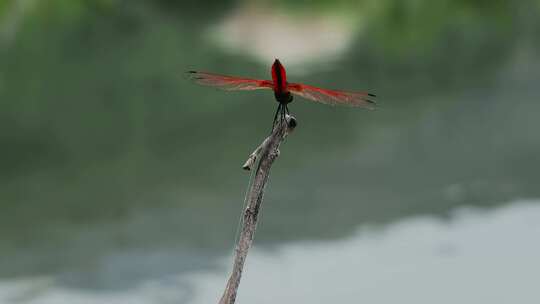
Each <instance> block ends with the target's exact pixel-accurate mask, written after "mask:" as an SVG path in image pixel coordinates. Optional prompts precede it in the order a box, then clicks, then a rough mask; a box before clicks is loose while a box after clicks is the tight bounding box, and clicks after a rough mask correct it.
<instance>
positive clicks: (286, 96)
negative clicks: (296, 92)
mask: <svg viewBox="0 0 540 304" xmlns="http://www.w3.org/2000/svg"><path fill="white" fill-rule="evenodd" d="M274 96H275V97H276V100H277V102H279V103H281V104H288V103H291V102H292V101H293V95H292V94H291V92H274Z"/></svg>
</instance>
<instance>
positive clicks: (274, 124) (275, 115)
mask: <svg viewBox="0 0 540 304" xmlns="http://www.w3.org/2000/svg"><path fill="white" fill-rule="evenodd" d="M280 113H281V103H280V104H279V106H278V108H277V110H276V114H274V121H273V122H272V131H274V128H275V126H276V121H277V118H278V114H280Z"/></svg>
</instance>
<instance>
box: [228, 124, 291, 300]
mask: <svg viewBox="0 0 540 304" xmlns="http://www.w3.org/2000/svg"><path fill="white" fill-rule="evenodd" d="M295 127H296V119H295V118H294V117H293V116H290V115H286V116H285V121H281V120H280V121H278V123H277V124H276V126H275V127H274V130H273V131H272V134H270V135H269V136H268V137H267V138H266V139H265V140H264V141H263V142H262V143H261V144H260V145H259V146H258V147H257V149H255V151H253V153H251V155H250V156H249V158H248V159H247V161H246V163H245V164H244V165H243V167H242V168H243V169H245V170H251V169H252V168H253V165H254V164H255V163H256V161H257V159H258V158H259V159H260V160H259V165H258V167H257V171H256V173H255V180H254V181H253V184H252V185H251V188H250V189H249V192H248V197H247V207H246V209H245V210H244V215H243V224H242V230H241V232H240V238H239V239H238V243H237V244H236V249H235V256H234V264H233V270H232V273H231V276H230V277H229V280H228V281H227V286H226V287H225V291H224V292H223V296H222V297H221V300H220V301H219V304H233V303H234V301H235V300H236V294H237V291H238V286H239V285H240V278H241V276H242V270H243V268H244V262H245V260H246V256H247V254H248V250H249V248H250V247H251V244H252V243H253V236H254V234H255V229H256V228H257V218H258V215H259V209H260V207H261V203H262V200H263V193H264V187H265V186H266V182H267V181H268V175H269V174H270V168H271V167H272V164H273V163H274V161H275V160H276V158H277V157H278V156H279V146H280V145H281V143H282V142H283V140H284V139H285V137H286V136H287V135H288V134H289V133H290V132H292V131H293V130H294V128H295Z"/></svg>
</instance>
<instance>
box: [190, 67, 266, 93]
mask: <svg viewBox="0 0 540 304" xmlns="http://www.w3.org/2000/svg"><path fill="white" fill-rule="evenodd" d="M188 73H189V75H190V78H191V79H192V80H193V81H195V83H198V84H201V85H206V86H213V87H218V88H220V89H224V90H228V91H236V90H245V91H250V90H260V89H272V88H273V83H272V81H270V80H259V79H250V78H241V77H234V76H225V75H219V74H212V73H206V72H197V71H189V72H188Z"/></svg>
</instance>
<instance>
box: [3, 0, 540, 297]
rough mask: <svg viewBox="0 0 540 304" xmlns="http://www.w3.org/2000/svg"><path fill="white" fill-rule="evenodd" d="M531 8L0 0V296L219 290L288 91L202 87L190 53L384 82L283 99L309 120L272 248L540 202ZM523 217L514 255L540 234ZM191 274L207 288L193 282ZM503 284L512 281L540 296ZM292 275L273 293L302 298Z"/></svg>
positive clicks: (503, 4) (282, 197)
mask: <svg viewBox="0 0 540 304" xmlns="http://www.w3.org/2000/svg"><path fill="white" fill-rule="evenodd" d="M539 17H540V1H536V0H524V1H483V0H477V1H465V0H453V1H451V0H442V1H428V0H414V1H399V0H366V1H352V0H340V1H322V0H319V1H286V0H280V1H207V2H203V1H172V0H159V1H144V0H131V1H122V0H41V1H38V0H0V303H64V302H66V303H94V302H92V301H95V303H139V302H140V303H203V301H202V300H200V298H201V295H204V296H208V298H209V299H214V298H215V299H217V298H218V295H219V293H220V292H221V290H222V288H223V286H224V284H225V276H226V274H227V271H228V267H230V266H229V263H230V254H231V250H232V247H233V243H234V240H235V231H236V228H237V223H238V219H239V216H240V212H241V209H242V204H243V198H244V191H245V189H246V186H247V182H248V180H249V174H248V173H246V172H244V171H242V170H241V169H240V167H241V165H242V164H243V162H244V160H245V158H246V157H247V155H249V153H251V151H252V150H253V149H254V148H255V147H256V146H257V145H258V143H259V142H260V141H261V140H262V139H263V138H264V136H265V135H266V134H267V133H268V131H269V129H270V126H271V120H272V117H273V114H274V111H275V107H276V105H277V104H276V103H275V101H274V100H273V96H272V94H271V93H269V92H262V91H261V92H260V91H256V92H223V91H218V90H216V89H214V88H205V87H200V86H197V85H195V84H193V83H192V82H190V81H189V80H188V79H187V78H186V77H185V74H184V72H185V71H187V70H204V71H211V72H217V73H223V74H231V75H239V76H247V77H254V78H263V79H268V78H270V65H271V63H272V62H273V60H274V58H280V60H281V61H282V63H283V64H284V65H285V67H286V68H287V72H288V77H289V80H290V81H293V82H305V83H309V84H312V85H317V86H321V87H327V88H335V89H346V90H370V91H372V92H375V93H377V95H378V101H379V107H378V109H377V110H376V111H367V110H362V109H357V108H343V107H330V106H325V105H320V104H315V103H311V102H306V101H304V100H302V99H300V98H297V99H295V102H294V103H293V104H291V106H290V109H291V111H292V113H293V114H294V115H295V116H296V117H297V119H298V122H299V126H298V128H297V130H296V131H295V133H293V134H292V135H291V136H290V137H289V138H288V139H287V141H286V143H285V144H284V145H283V146H282V153H281V157H280V158H279V160H278V161H277V162H276V163H275V165H274V168H273V171H272V174H271V178H270V183H269V185H268V187H267V192H266V196H265V202H264V208H263V215H262V219H261V223H260V226H259V229H258V232H257V236H256V238H255V244H256V245H255V247H256V248H259V250H260V252H261V254H262V255H263V256H264V255H265V254H269V255H272V254H273V252H275V251H276V250H278V251H279V250H280V248H288V247H287V246H299V248H304V247H305V250H306V251H305V254H306V255H309V254H312V253H313V251H312V249H310V247H309V246H308V245H306V246H304V245H302V244H304V242H316V243H317V244H319V245H318V247H316V249H313V250H315V251H317V250H318V252H324V250H326V249H325V248H334V247H335V246H337V245H336V244H335V243H334V242H338V244H339V242H340V240H343V239H344V238H345V239H346V238H350V237H351V236H354V235H356V234H355V233H357V231H358V229H360V228H359V227H378V228H373V229H376V230H377V229H383V230H384V229H385V227H393V226H392V225H394V224H395V223H398V222H400V221H403V220H407V219H411V218H412V219H414V218H417V217H422V218H423V217H426V218H429V219H432V220H434V221H441V222H443V223H445V222H446V223H453V222H452V221H453V220H452V219H453V218H454V217H455V212H456V210H462V208H473V209H474V208H479V210H483V212H490V210H503V211H500V212H503V213H504V210H507V209H500V208H512V206H518V207H516V208H519V206H521V205H522V203H521V201H520V199H524V198H527V199H530V203H529V204H530V205H531V206H537V205H538V204H539V201H538V200H535V198H538V197H540V187H539V182H540V170H539V168H540V140H539V136H538V130H539V129H540V119H539V116H538V113H540V103H539V102H538V101H539V99H538V96H540V87H539V86H538V79H539V78H540V55H539V54H540V53H539V51H540V18H539ZM527 206H529V205H527ZM528 208H529V207H528ZM530 208H533V207H530ZM467 210H468V209H467ZM475 210H476V209H475ZM511 210H514V209H511ZM533 210H534V212H535V213H534V214H536V217H533V219H534V220H533V221H532V222H531V225H532V223H534V222H537V221H536V220H540V214H539V213H538V210H537V209H534V208H533ZM528 213H530V211H528ZM484 218H485V217H483V216H482V215H478V218H477V219H476V221H479V222H482V220H483V219H484ZM519 219H520V217H519V216H518V217H517V222H520V220H519ZM456 225H457V224H456ZM494 225H495V226H494V227H497V225H498V224H497V222H496V223H495V224H494ZM490 227H491V226H490ZM504 227H506V226H504ZM510 227H512V226H510ZM534 227H536V228H534ZM490 229H491V228H490ZM501 229H502V228H501ZM504 229H506V228H504ZM535 229H536V230H535ZM392 231H394V230H392ZM395 231H396V232H395V233H398V234H399V231H400V229H399V227H398V228H395ZM520 231H521V230H520ZM524 231H525V232H526V233H528V236H530V238H528V239H526V240H524V243H519V244H516V245H515V247H514V248H515V249H516V252H517V253H520V252H522V251H523V250H522V249H523V248H521V247H520V245H523V244H529V245H530V243H531V242H532V243H534V241H533V240H534V236H536V237H538V234H536V233H538V232H540V230H538V226H533V227H531V228H530V229H529V228H525V229H524ZM509 233H510V232H509ZM465 234H467V233H465ZM380 237H381V235H379V234H375V235H374V236H373V238H380ZM508 237H509V238H510V239H512V238H513V237H514V236H512V234H511V233H510V235H508ZM536 240H537V239H536ZM480 241H481V239H478V242H480ZM478 242H477V243H478ZM324 244H327V245H324ZM498 244H499V246H500V247H501V248H504V247H505V243H504V241H503V240H501V242H500V243H498ZM480 246H481V245H480ZM398 248H399V246H398ZM452 248H453V247H452ZM520 248H521V249H520ZM300 250H301V249H300ZM351 250H353V249H351ZM533 250H537V251H538V247H534V249H533ZM494 251H498V247H497V246H494ZM534 252H536V251H534ZM397 254H399V252H397ZM488 255H489V254H488ZM351 256H355V252H354V250H353V251H351ZM519 257H520V256H519V254H518V255H510V254H509V255H508V260H505V259H500V260H497V262H496V263H495V264H494V265H501V264H504V263H506V262H508V263H510V261H511V260H512V261H514V260H516V259H519ZM536 257H537V258H538V256H536ZM257 260H258V258H257V255H256V254H255V256H254V257H253V261H257ZM531 260H533V259H531ZM410 261H411V260H405V261H403V263H410ZM414 261H415V263H417V264H418V265H417V266H418V267H420V268H422V267H428V266H426V265H425V264H422V260H419V259H416V260H414ZM528 261H529V260H528ZM313 262H314V263H316V262H317V261H316V260H314V261H313ZM335 263H339V261H336V262H335ZM343 263H346V262H345V261H344V262H343ZM524 263H526V265H527V266H528V267H527V269H531V270H532V269H536V270H540V269H539V268H540V267H539V265H538V264H537V263H538V262H536V264H534V263H533V264H530V263H529V262H524ZM458 265H459V264H458ZM313 266H314V267H316V266H315V265H313ZM246 267H247V268H249V273H256V272H257V266H255V264H254V265H253V266H250V264H249V263H248V265H247V266H246ZM250 267H251V268H250ZM284 267H286V266H284ZM279 269H280V267H276V269H275V271H279ZM467 269H470V268H467V267H463V272H462V273H461V275H463V276H464V277H467V276H468V275H469V274H468V273H467ZM374 271H375V272H377V269H376V267H375V270H374ZM201 272H204V273H209V275H215V276H217V277H218V279H216V280H215V281H216V284H213V285H212V286H209V287H208V286H207V288H203V287H200V286H206V285H205V284H207V282H209V280H207V279H200V280H199V281H193V280H194V279H193V278H194V277H195V275H194V274H198V273H201ZM249 273H248V275H246V276H245V277H244V280H245V281H250V276H249ZM536 273H538V272H536ZM499 274H500V275H501V276H502V277H504V273H499ZM529 274H531V273H529ZM261 275H262V274H261ZM337 275H339V274H337ZM362 275H363V271H362V269H358V276H360V277H361V276H362ZM365 275H366V276H368V277H369V273H365ZM435 275H440V276H441V277H442V276H444V273H442V272H441V273H437V272H435ZM519 275H523V273H520V274H518V276H519ZM289 276H292V278H293V279H291V280H293V282H297V281H302V280H303V278H304V277H305V276H306V274H305V273H303V272H295V273H292V274H291V273H290V274H289ZM531 276H533V274H531ZM525 277H527V276H525ZM533 277H534V276H533ZM171 278H175V279H174V280H173V281H174V283H170V280H171ZM178 278H180V279H178ZM279 278H280V277H279V275H278V276H277V277H275V279H276V280H279ZM415 278H416V277H415V276H414V272H413V275H412V276H411V277H410V278H409V280H411V281H412V282H414V280H415ZM535 278H536V279H539V278H538V275H536V277H535ZM483 279H485V280H486V281H484V283H486V282H487V283H489V277H486V278H483ZM36 280H37V281H36ZM43 280H45V281H43ZM252 280H253V279H252ZM339 281H340V280H339V277H337V278H335V279H334V280H333V282H334V283H335V284H339ZM147 282H157V283H155V284H157V285H156V286H159V288H163V290H162V289H156V288H157V287H155V288H154V289H152V288H149V287H148V286H147ZM197 282H199V283H197ZM200 282H203V283H200ZM511 282H512V281H508V282H503V283H504V284H503V285H505V286H507V287H508V285H511ZM526 282H529V281H526ZM168 284H170V286H169V285H168ZM245 284H249V283H245ZM294 284H295V283H291V285H292V286H294ZM515 284H518V283H517V282H516V283H515ZM141 286H143V287H141ZM152 286H154V285H152ZM242 286H243V285H241V289H240V296H241V298H240V300H242V292H243V290H242ZM381 286H385V289H386V290H392V286H393V285H391V284H384V283H381ZM443 286H446V285H443ZM486 286H490V285H486ZM493 286H498V285H493ZM448 287H449V288H450V286H448ZM510 287H511V286H510ZM510 287H508V288H509V290H508V291H507V292H508V293H507V294H506V295H508V296H509V299H514V300H518V301H517V302H520V303H533V302H536V301H539V300H540V298H539V297H538V294H536V300H535V299H534V297H531V296H530V295H531V294H533V293H527V292H526V291H523V290H522V291H521V292H520V293H518V292H517V291H516V292H515V293H514V292H513V291H512V288H510ZM141 288H142V289H141ZM254 288H260V290H266V291H267V292H268V290H267V289H268V288H266V287H265V286H263V285H262V283H261V285H256V284H255V285H254ZM359 288H360V287H359ZM147 289H150V291H148V292H147ZM276 289H277V290H276ZM276 289H273V292H275V293H276V294H281V295H287V292H288V291H286V290H285V289H283V290H280V289H278V288H276ZM133 290H137V291H138V292H140V294H139V293H137V294H138V295H139V296H137V300H136V301H135V300H134V299H131V298H129V299H126V298H122V296H123V295H124V294H133ZM156 290H157V291H156ZM173 290H174V292H172V291H173ZM495 290H497V289H495ZM296 291H297V292H299V295H294V297H293V295H290V297H285V298H284V300H283V301H281V302H285V303H303V299H304V296H305V293H303V292H300V291H298V290H296ZM357 291H358V293H359V294H360V295H361V294H362V289H361V288H360V289H358V290H357ZM417 291H418V293H419V294H420V293H424V292H425V290H424V289H422V288H419V289H418V290H417ZM244 292H246V293H247V291H245V290H244ZM325 292H327V293H331V291H325V290H322V289H318V290H314V291H312V293H313V294H314V295H317V294H320V295H321V297H320V298H319V297H316V298H315V299H317V300H315V301H314V300H313V299H311V300H310V301H309V303H314V302H317V301H321V303H328V302H327V301H324V300H323V299H324V295H325ZM447 292H448V293H450V291H447ZM500 292H502V293H504V291H502V290H501V291H500ZM171 293H172V294H171ZM336 293H337V294H340V295H349V296H345V298H343V299H342V300H343V301H349V302H356V300H358V299H361V297H359V296H358V295H355V294H354V292H353V291H351V290H347V291H345V290H341V291H336ZM148 294H150V295H151V296H148V298H145V296H147V295H148ZM164 294H165V295H164ZM375 294H376V293H375ZM412 294H413V295H414V294H415V293H412ZM444 294H445V293H444V289H443V291H442V292H441V293H440V295H441V297H443V298H444ZM459 294H461V295H463V298H458V300H460V302H465V303H469V302H468V301H467V300H466V299H468V298H467V292H460V293H459ZM303 295H304V296H303ZM519 295H521V296H524V297H525V298H519ZM516 297H517V298H516ZM293 298H294V300H293ZM198 299H199V300H198ZM250 299H252V300H253V302H257V303H271V302H265V300H264V299H262V298H261V299H259V298H257V294H256V293H255V292H254V294H253V295H252V297H251V298H250ZM287 299H289V300H287ZM347 299H348V300H347ZM413 299H414V301H413ZM464 299H465V300H464ZM480 299H482V298H480ZM498 299H499V300H500V299H501V298H498ZM502 299H506V298H504V297H503V298H502ZM519 300H520V301H519ZM137 301H139V302H137ZM266 301H270V300H269V299H266ZM289 301H290V302H289ZM400 301H401V302H402V303H409V302H411V303H419V302H420V303H424V302H422V301H419V299H418V298H415V297H409V298H407V297H402V298H401V299H400ZM210 302H211V301H210ZM246 302H248V301H246V300H244V302H243V303H246ZM369 302H370V303H391V302H392V301H388V302H387V301H386V300H384V299H382V298H377V297H376V296H374V297H372V298H369ZM480 302H482V301H480ZM511 302H512V301H511ZM306 303H308V302H307V301H306ZM426 303H429V302H426ZM438 303H442V302H441V301H438ZM454 303H455V302H454ZM470 303H472V302H470ZM476 303H478V302H476ZM491 303H498V302H497V301H493V302H491ZM501 303H503V302H501ZM506 303H508V302H506Z"/></svg>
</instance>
